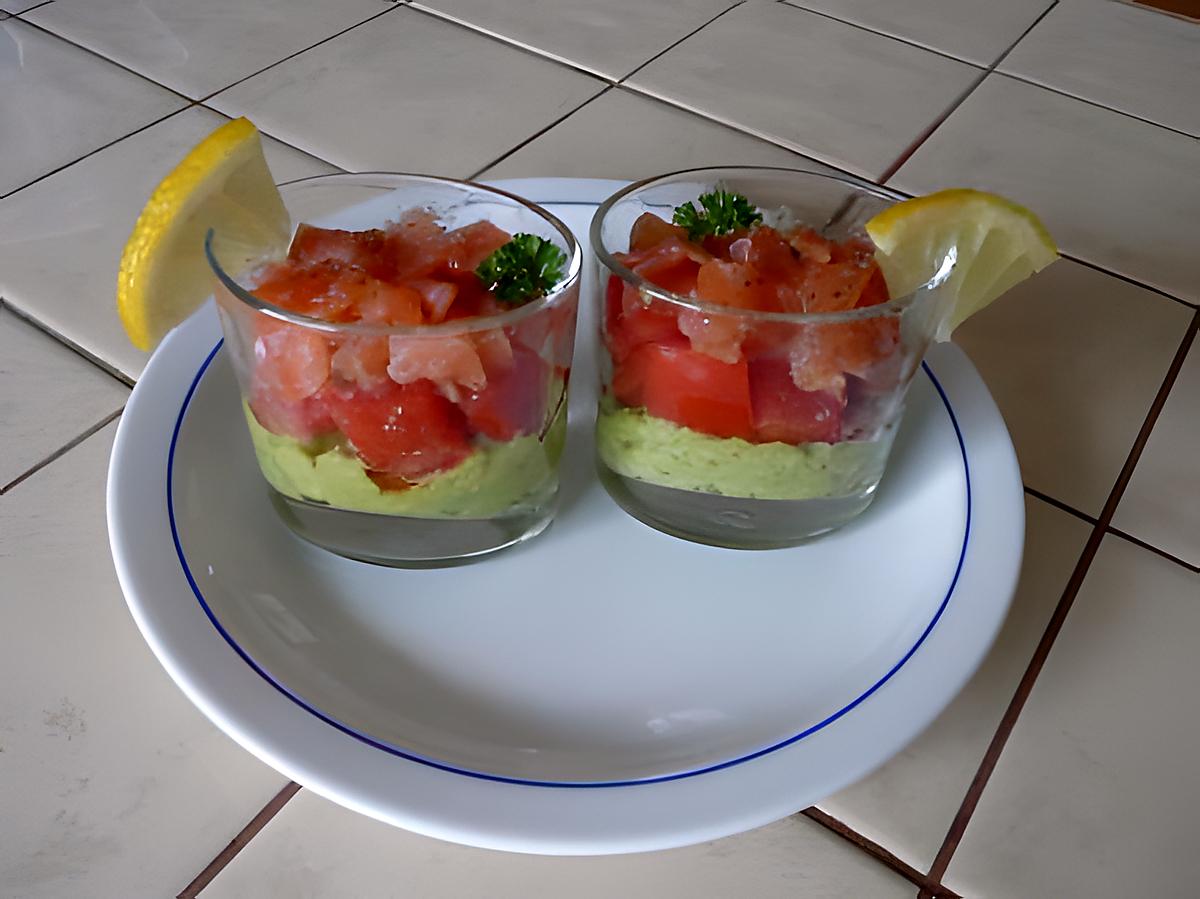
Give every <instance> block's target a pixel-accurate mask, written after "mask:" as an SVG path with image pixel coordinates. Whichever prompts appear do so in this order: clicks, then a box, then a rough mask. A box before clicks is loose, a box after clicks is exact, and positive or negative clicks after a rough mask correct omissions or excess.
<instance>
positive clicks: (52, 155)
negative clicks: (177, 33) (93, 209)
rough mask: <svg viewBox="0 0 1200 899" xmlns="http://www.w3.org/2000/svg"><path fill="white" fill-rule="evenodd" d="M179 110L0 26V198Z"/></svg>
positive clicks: (31, 31) (163, 97)
mask: <svg viewBox="0 0 1200 899" xmlns="http://www.w3.org/2000/svg"><path fill="white" fill-rule="evenodd" d="M186 103H187V101H186V100H184V99H183V98H182V97H179V96H177V95H175V94H172V93H171V92H170V91H166V90H163V89H162V88H161V87H158V86H157V85H154V84H151V83H150V82H149V81H146V80H145V79H142V78H139V77H137V76H136V75H132V74H130V73H129V72H126V71H124V70H123V69H121V68H120V67H118V66H114V65H113V64H112V63H108V62H105V61H104V60H103V59H100V58H98V57H96V56H94V55H93V54H91V53H88V52H87V51H86V50H81V49H80V48H78V47H73V46H72V45H70V44H68V43H67V42H66V41H62V40H59V39H58V38H56V37H54V36H53V35H49V34H46V33H45V32H44V31H39V30H38V29H37V28H34V27H33V26H31V25H28V24H26V23H25V22H22V21H21V20H20V19H6V20H5V21H4V22H3V23H2V24H0V122H2V123H3V124H2V125H0V196H3V195H4V194H6V193H8V192H9V191H13V190H16V189H17V188H18V187H20V186H21V185H23V184H27V183H29V182H30V181H32V180H34V179H35V178H39V177H41V176H42V175H45V174H46V173H47V172H51V171H53V170H54V169H56V168H58V167H59V166H63V165H66V164H67V163H69V162H72V161H73V160H75V159H78V158H79V157H81V156H83V155H85V154H87V153H90V152H92V151H93V150H95V149H96V148H97V147H102V146H104V145H105V144H107V143H109V142H110V141H114V140H117V139H118V138H120V137H123V136H125V135H126V134H128V133H130V132H131V131H134V130H136V129H137V128H141V127H142V126H143V125H146V124H147V123H149V122H152V121H154V120H155V119H158V118H162V117H163V116H165V115H168V114H170V113H171V112H172V111H174V110H176V109H179V108H181V107H182V106H184V105H185V104H186Z"/></svg>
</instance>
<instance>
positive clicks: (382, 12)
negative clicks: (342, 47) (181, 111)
mask: <svg viewBox="0 0 1200 899" xmlns="http://www.w3.org/2000/svg"><path fill="white" fill-rule="evenodd" d="M407 5H408V4H407V3H393V4H391V5H389V6H387V7H386V8H384V9H381V10H380V11H379V12H377V13H375V15H373V16H368V17H367V18H365V19H363V20H362V21H361V22H355V23H354V24H353V25H351V26H349V27H348V28H343V29H342V30H341V31H338V32H336V33H334V34H331V35H329V36H328V37H324V38H321V40H319V41H317V42H316V43H314V44H309V45H308V46H307V47H302V48H301V49H299V50H297V51H296V52H295V53H289V54H288V55H287V56H285V57H283V58H282V59H277V60H275V61H274V62H273V63H271V64H270V65H267V66H263V67H262V68H261V69H259V70H258V71H256V72H251V73H250V74H249V75H246V76H245V77H244V78H239V79H238V80H237V81H234V82H231V83H229V84H226V85H225V86H224V87H221V88H218V89H217V90H215V91H212V92H211V93H208V94H205V95H204V96H203V97H200V98H199V99H197V100H196V102H197V103H207V102H208V101H209V100H211V99H212V98H213V97H215V96H216V95H217V94H220V93H224V92H225V91H227V90H229V89H230V88H231V87H234V86H235V85H238V84H241V83H242V82H243V81H248V80H249V79H251V78H254V77H256V76H258V75H261V74H262V73H263V72H265V71H267V70H268V69H273V68H275V67H276V66H278V65H282V64H283V63H285V62H287V61H288V60H289V59H295V58H296V57H297V56H299V55H300V54H301V53H307V52H308V51H309V50H312V49H313V48H314V47H319V46H321V45H322V44H327V43H329V42H330V41H331V40H333V39H334V38H337V37H341V36H342V35H343V34H345V33H346V32H348V31H353V30H354V29H355V28H361V27H362V26H363V25H366V24H367V23H368V22H374V21H375V20H376V19H378V18H379V17H380V16H386V15H387V14H388V13H390V12H394V11H395V10H398V9H402V8H403V7H405V6H407ZM222 115H225V113H222ZM309 155H312V154H309Z"/></svg>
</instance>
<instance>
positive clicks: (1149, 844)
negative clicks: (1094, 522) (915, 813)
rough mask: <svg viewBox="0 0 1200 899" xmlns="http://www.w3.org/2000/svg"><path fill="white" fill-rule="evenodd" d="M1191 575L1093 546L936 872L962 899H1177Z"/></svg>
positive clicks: (1108, 545)
mask: <svg viewBox="0 0 1200 899" xmlns="http://www.w3.org/2000/svg"><path fill="white" fill-rule="evenodd" d="M1198 632H1200V575H1196V574H1193V573H1191V572H1189V571H1188V570H1187V569H1185V568H1184V567H1183V566H1181V565H1178V564H1176V563H1174V562H1170V561H1168V560H1166V559H1163V558H1162V557H1160V556H1156V555H1154V554H1153V553H1151V552H1149V551H1148V550H1144V549H1141V548H1139V547H1136V546H1134V545H1133V544H1131V543H1128V542H1127V541H1124V540H1122V539H1120V538H1118V537H1113V536H1109V537H1106V538H1105V539H1104V542H1103V544H1102V545H1101V548H1100V552H1099V554H1098V556H1097V558H1096V560H1095V562H1094V563H1093V565H1092V568H1091V570H1090V571H1089V572H1088V575H1087V577H1086V579H1085V580H1084V583H1083V588H1082V590H1081V592H1080V594H1079V596H1078V597H1077V598H1076V601H1075V604H1074V606H1073V607H1072V609H1071V612H1070V614H1069V615H1068V616H1067V620H1066V623H1065V625H1064V626H1063V630H1062V632H1061V633H1060V634H1059V637H1058V640H1057V641H1056V642H1055V645H1054V648H1053V649H1052V650H1051V652H1050V657H1049V659H1048V660H1047V662H1046V667H1045V668H1044V669H1043V671H1042V674H1041V676H1040V677H1039V678H1038V681H1037V683H1036V684H1035V685H1034V688H1033V692H1032V694H1031V695H1030V698H1029V701H1028V704H1027V705H1026V706H1025V709H1024V710H1023V712H1022V713H1021V717H1020V718H1019V719H1018V720H1017V724H1016V727H1015V729H1014V730H1013V733H1012V736H1011V737H1010V739H1009V742H1008V745H1007V746H1006V747H1005V749H1004V752H1003V753H1002V754H1001V756H1000V761H999V763H998V765H997V767H996V770H995V771H994V772H993V775H992V778H991V780H990V781H989V783H988V785H987V787H986V788H985V789H984V792H983V797H982V799H981V800H980V803H979V806H978V808H977V809H976V811H975V814H974V816H973V817H972V819H971V822H970V824H968V826H967V830H966V834H965V836H964V838H963V841H962V843H961V844H960V845H959V847H958V851H957V852H956V853H955V855H954V858H953V860H952V861H951V863H950V868H949V871H948V872H947V881H946V882H947V886H949V887H950V888H951V889H954V890H957V891H958V892H960V893H963V894H964V895H967V896H987V897H989V899H1008V897H1013V899H1029V897H1032V896H1039V897H1040V896H1047V897H1048V896H1056V897H1057V896H1064V897H1066V896H1071V897H1074V896H1086V897H1088V899H1128V897H1131V896H1170V897H1181V899H1182V897H1187V896H1194V895H1195V894H1196V884H1197V883H1200V854H1198V853H1197V852H1196V798H1197V780H1196V747H1197V746H1200V694H1198V693H1197V691H1196V678H1195V672H1196V634H1197V633H1198Z"/></svg>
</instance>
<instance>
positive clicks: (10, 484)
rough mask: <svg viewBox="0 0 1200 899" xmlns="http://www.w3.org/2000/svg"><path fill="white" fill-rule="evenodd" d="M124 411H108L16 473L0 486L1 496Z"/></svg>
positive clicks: (114, 419)
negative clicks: (87, 426) (46, 454)
mask: <svg viewBox="0 0 1200 899" xmlns="http://www.w3.org/2000/svg"><path fill="white" fill-rule="evenodd" d="M124 411H125V407H124V406H121V408H120V409H118V410H117V411H116V412H110V413H109V414H108V415H106V416H104V417H103V418H102V419H100V420H99V421H98V422H96V423H95V424H94V425H92V426H91V427H90V428H88V429H86V430H85V431H84V432H83V433H82V434H79V435H77V436H75V437H73V438H71V439H70V440H68V441H67V442H66V443H64V444H63V445H62V446H60V447H59V448H58V449H56V450H55V451H54V452H52V453H51V454H50V455H48V456H47V457H46V458H44V459H42V461H40V462H38V463H37V464H35V465H33V466H31V467H29V468H27V469H26V470H25V471H23V472H21V474H19V475H17V476H16V477H15V478H13V479H12V480H11V481H9V482H8V483H7V484H5V485H4V486H3V487H0V496H3V495H4V494H5V493H8V491H10V490H12V489H13V488H14V487H16V486H17V485H18V484H21V483H22V482H24V481H26V480H28V479H29V478H31V477H33V476H34V475H35V474H37V473H38V472H39V471H41V470H42V469H43V468H45V467H46V466H47V465H49V464H50V463H51V462H53V461H55V460H56V459H61V458H62V457H63V456H65V455H66V454H67V453H68V452H70V451H71V450H73V449H75V447H77V446H79V444H81V443H83V441H85V440H87V439H88V438H89V437H91V436H92V435H93V434H96V433H98V432H99V431H100V430H101V429H103V428H104V427H105V426H106V425H108V424H109V423H110V422H114V421H116V420H117V419H118V418H120V417H121V413H122V412H124Z"/></svg>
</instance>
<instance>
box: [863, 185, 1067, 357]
mask: <svg viewBox="0 0 1200 899" xmlns="http://www.w3.org/2000/svg"><path fill="white" fill-rule="evenodd" d="M866 230H867V234H868V235H869V236H870V238H871V240H872V241H874V242H875V248H876V249H875V258H876V261H878V263H879V267H880V268H881V269H882V270H883V276H884V279H885V280H886V281H887V285H888V290H889V291H890V292H891V294H892V296H894V297H902V296H905V295H907V294H909V293H912V292H913V291H914V290H916V289H917V288H919V287H921V286H922V285H924V284H926V283H927V282H928V281H929V280H930V279H932V278H933V277H934V276H935V274H937V273H938V271H939V270H940V269H941V268H942V266H943V264H944V263H945V261H946V260H947V258H948V257H951V256H953V258H954V268H953V270H952V271H951V272H950V274H949V277H948V278H946V280H945V281H944V282H943V283H942V284H941V285H940V287H939V295H940V296H943V297H945V298H946V299H945V300H944V302H945V304H946V305H945V308H944V310H943V312H942V314H941V315H940V316H939V321H938V324H937V327H936V331H935V334H934V336H935V338H936V339H937V340H947V339H948V338H949V337H950V334H951V332H953V331H954V329H955V328H957V327H958V326H959V325H960V324H962V323H963V322H964V321H966V320H967V319H968V318H970V317H971V316H972V315H974V314H975V313H976V312H978V311H979V310H980V309H983V308H984V307H985V306H987V305H988V304H989V303H991V302H992V301H993V300H995V299H996V298H997V297H999V296H1000V295H1001V294H1003V293H1005V292H1006V291H1007V290H1009V289H1010V288H1011V287H1013V286H1014V285H1016V284H1019V283H1020V282H1021V281H1024V280H1025V279H1026V278H1028V277H1029V276H1030V275H1032V274H1033V273H1034V272H1039V271H1041V270H1042V269H1043V268H1045V267H1046V266H1047V265H1049V264H1050V263H1051V262H1053V261H1054V260H1055V259H1057V258H1058V247H1056V246H1055V244H1054V239H1053V238H1051V237H1050V233H1049V232H1048V231H1047V230H1046V228H1045V226H1044V225H1043V224H1042V223H1041V221H1040V220H1039V219H1038V217H1037V216H1036V215H1034V214H1033V213H1032V212H1030V211H1029V210H1028V209H1026V208H1025V207H1024V206H1019V205H1017V204H1016V203H1014V202H1012V201H1011V200H1006V199H1005V198H1004V197H1000V196H997V195H996V194H990V193H986V192H984V191H979V190H968V189H966V188H955V189H953V190H943V191H939V192H938V193H933V194H929V195H927V196H923V197H915V198H913V199H911V200H905V201H904V202H902V203H897V204H896V205H895V206H892V207H890V208H888V209H885V210H884V211H883V212H881V213H879V214H878V215H876V216H875V217H874V218H872V219H871V220H870V221H869V222H867V224H866Z"/></svg>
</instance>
